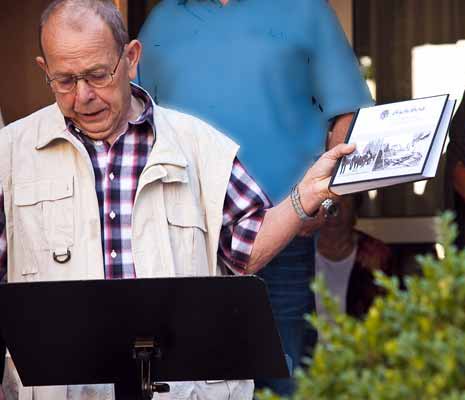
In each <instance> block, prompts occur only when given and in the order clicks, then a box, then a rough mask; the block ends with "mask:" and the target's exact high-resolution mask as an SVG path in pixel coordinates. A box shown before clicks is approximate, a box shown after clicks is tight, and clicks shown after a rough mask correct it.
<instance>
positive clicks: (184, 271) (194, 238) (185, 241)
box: [166, 204, 209, 276]
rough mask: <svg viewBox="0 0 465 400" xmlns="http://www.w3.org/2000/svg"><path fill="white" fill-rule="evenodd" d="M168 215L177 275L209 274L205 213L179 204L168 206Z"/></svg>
mask: <svg viewBox="0 0 465 400" xmlns="http://www.w3.org/2000/svg"><path fill="white" fill-rule="evenodd" d="M166 215H167V219H168V231H169V236H170V242H171V248H172V251H173V258H174V265H175V271H176V276H206V275H209V270H208V258H207V245H206V234H207V228H206V224H205V214H203V213H201V211H200V210H199V209H198V208H196V207H190V206H186V205H180V204H179V205H178V206H172V207H168V208H167V210H166Z"/></svg>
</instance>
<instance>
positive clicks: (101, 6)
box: [39, 0, 129, 56]
mask: <svg viewBox="0 0 465 400" xmlns="http://www.w3.org/2000/svg"><path fill="white" fill-rule="evenodd" d="M65 10H66V11H74V12H77V11H83V10H89V11H92V12H93V13H94V14H95V15H97V16H99V17H100V18H101V19H102V20H103V21H104V22H105V24H106V25H107V26H108V27H109V28H110V30H111V33H112V34H113V38H114V39H115V43H116V48H117V49H118V51H119V52H122V51H123V49H124V46H125V45H126V44H128V43H129V34H128V31H127V29H126V27H125V25H124V22H123V19H122V18H121V14H120V12H119V11H118V9H117V8H116V6H115V4H114V3H113V1H112V0H53V1H52V2H51V3H50V4H49V5H48V7H47V8H46V9H45V10H44V11H43V12H42V15H41V17H40V25H39V46H40V51H41V52H42V55H43V56H45V54H44V49H43V47H42V31H43V29H44V26H45V24H46V23H47V21H48V20H49V18H50V17H51V16H52V15H53V14H55V13H57V12H60V11H65ZM84 23H85V22H84Z"/></svg>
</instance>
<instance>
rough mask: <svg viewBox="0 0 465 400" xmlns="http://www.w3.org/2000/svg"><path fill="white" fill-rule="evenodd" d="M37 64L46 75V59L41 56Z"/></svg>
mask: <svg viewBox="0 0 465 400" xmlns="http://www.w3.org/2000/svg"><path fill="white" fill-rule="evenodd" d="M36 63H37V65H38V66H39V67H40V68H41V69H42V70H43V71H44V72H45V73H46V72H47V64H46V62H45V59H44V57H41V56H38V57H36Z"/></svg>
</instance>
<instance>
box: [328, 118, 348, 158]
mask: <svg viewBox="0 0 465 400" xmlns="http://www.w3.org/2000/svg"><path fill="white" fill-rule="evenodd" d="M353 115H354V114H353V113H348V114H342V115H338V116H337V117H336V120H335V121H334V125H333V127H332V128H331V130H330V131H329V132H328V136H327V138H326V148H327V149H332V148H333V147H334V146H336V145H338V144H339V143H344V140H345V138H346V135H347V131H348V130H349V127H350V124H351V122H352V117H353Z"/></svg>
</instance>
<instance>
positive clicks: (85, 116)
mask: <svg viewBox="0 0 465 400" xmlns="http://www.w3.org/2000/svg"><path fill="white" fill-rule="evenodd" d="M104 111H105V109H103V110H99V111H95V112H89V113H86V112H81V113H79V115H80V116H81V118H82V119H84V120H93V119H96V118H98V117H100V115H101V114H102V113H103V112H104Z"/></svg>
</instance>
